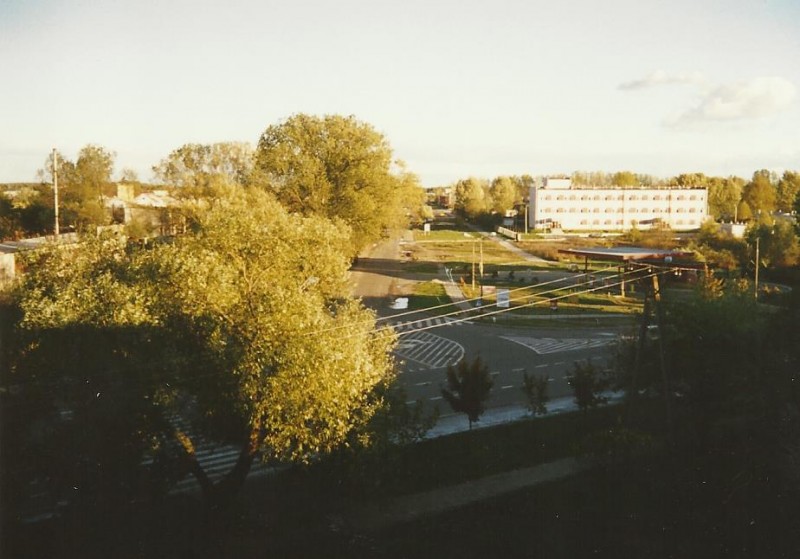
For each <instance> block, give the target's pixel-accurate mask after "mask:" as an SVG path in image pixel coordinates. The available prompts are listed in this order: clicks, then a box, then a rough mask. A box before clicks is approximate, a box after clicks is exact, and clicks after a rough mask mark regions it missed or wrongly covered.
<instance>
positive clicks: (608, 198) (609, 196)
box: [605, 194, 614, 200]
mask: <svg viewBox="0 0 800 559" xmlns="http://www.w3.org/2000/svg"><path fill="white" fill-rule="evenodd" d="M605 199H606V200H613V199H614V197H613V196H612V195H611V194H608V195H606V198H605Z"/></svg>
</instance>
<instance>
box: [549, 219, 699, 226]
mask: <svg viewBox="0 0 800 559" xmlns="http://www.w3.org/2000/svg"><path fill="white" fill-rule="evenodd" d="M536 223H541V224H548V223H552V220H550V219H542V220H539V221H537V222H536ZM642 223H644V222H642ZM648 223H649V222H648ZM672 223H673V224H674V225H697V223H698V222H697V221H696V220H694V219H690V220H688V221H684V220H682V219H678V220H676V221H673V222H672ZM580 224H581V225H622V226H624V225H625V220H623V219H617V220H612V219H606V220H605V221H602V222H601V221H600V220H599V219H595V220H592V222H591V223H589V220H588V219H582V220H581V221H580Z"/></svg>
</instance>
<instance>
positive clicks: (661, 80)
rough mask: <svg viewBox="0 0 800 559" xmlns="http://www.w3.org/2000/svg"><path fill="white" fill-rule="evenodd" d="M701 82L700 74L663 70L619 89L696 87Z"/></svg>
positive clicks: (630, 82)
mask: <svg viewBox="0 0 800 559" xmlns="http://www.w3.org/2000/svg"><path fill="white" fill-rule="evenodd" d="M703 82H704V80H703V76H702V74H700V72H691V73H689V74H669V73H667V72H665V71H664V70H656V71H655V72H652V73H651V74H648V75H647V76H646V77H644V78H642V79H639V80H633V81H629V82H625V83H621V84H619V89H623V90H634V89H645V88H648V87H655V86H659V85H675V84H679V85H681V84H689V85H698V84H702V83H703Z"/></svg>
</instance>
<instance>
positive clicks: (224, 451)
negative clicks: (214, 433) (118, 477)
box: [143, 415, 267, 494]
mask: <svg viewBox="0 0 800 559" xmlns="http://www.w3.org/2000/svg"><path fill="white" fill-rule="evenodd" d="M168 421H169V422H170V424H171V425H172V426H173V427H174V428H175V429H177V430H179V431H182V432H184V433H186V434H187V435H188V436H189V438H190V439H191V440H192V443H193V444H194V449H195V458H197V462H198V463H199V464H200V467H201V468H202V469H203V471H204V472H205V473H206V475H207V476H208V479H209V480H210V481H211V482H212V483H215V482H217V481H219V480H220V479H221V478H222V477H223V476H224V475H225V474H227V473H228V472H230V471H231V470H232V469H233V467H234V465H235V464H236V461H237V460H238V459H239V453H240V451H241V448H240V447H237V446H235V445H232V444H225V443H220V442H215V441H210V440H208V439H206V438H205V437H203V436H202V435H200V434H199V433H197V432H195V430H194V429H193V427H192V425H191V423H190V422H189V421H188V420H186V419H184V418H182V417H180V416H178V415H173V416H171V417H170V418H169V419H168ZM151 461H152V459H150V460H145V461H144V462H143V465H147V464H148V463H150V462H151ZM266 470H267V466H266V465H265V464H264V463H262V462H260V461H259V460H258V458H256V460H254V461H253V465H252V467H251V468H250V474H251V475H252V474H255V473H256V472H263V471H266ZM199 487H200V486H199V484H198V483H197V480H196V479H195V477H194V476H193V475H192V474H187V475H186V476H184V477H183V478H182V479H180V480H179V481H178V482H177V483H176V484H175V485H173V486H172V487H171V488H170V491H169V492H170V493H171V494H176V493H183V492H186V491H193V490H196V489H199Z"/></svg>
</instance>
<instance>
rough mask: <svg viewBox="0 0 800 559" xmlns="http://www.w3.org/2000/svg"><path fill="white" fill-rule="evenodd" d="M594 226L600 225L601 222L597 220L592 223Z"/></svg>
mask: <svg viewBox="0 0 800 559" xmlns="http://www.w3.org/2000/svg"><path fill="white" fill-rule="evenodd" d="M592 225H600V220H599V219H595V220H594V221H593V222H592Z"/></svg>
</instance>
